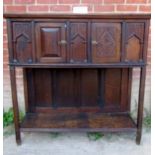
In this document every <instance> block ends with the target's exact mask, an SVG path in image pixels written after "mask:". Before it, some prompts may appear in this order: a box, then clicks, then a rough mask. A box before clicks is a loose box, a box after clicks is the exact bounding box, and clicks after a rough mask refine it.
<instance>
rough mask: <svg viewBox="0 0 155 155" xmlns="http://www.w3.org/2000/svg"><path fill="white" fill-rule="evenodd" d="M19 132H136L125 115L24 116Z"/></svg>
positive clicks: (36, 114)
mask: <svg viewBox="0 0 155 155" xmlns="http://www.w3.org/2000/svg"><path fill="white" fill-rule="evenodd" d="M20 128H21V131H49V132H50V131H53V132H64V131H85V132H101V131H103V132H119V131H136V124H135V123H134V121H133V120H132V119H131V117H130V116H129V115H127V114H117V115H116V114H103V113H93V114H92V113H89V114H88V113H79V114H66V113H65V114H63V113H61V114H43V113H29V114H26V116H25V118H24V120H23V122H22V123H21V126H20Z"/></svg>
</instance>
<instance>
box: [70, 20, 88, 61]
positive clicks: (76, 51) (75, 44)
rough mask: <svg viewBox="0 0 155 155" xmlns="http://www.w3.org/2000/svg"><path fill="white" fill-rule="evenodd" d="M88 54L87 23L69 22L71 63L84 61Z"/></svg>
mask: <svg viewBox="0 0 155 155" xmlns="http://www.w3.org/2000/svg"><path fill="white" fill-rule="evenodd" d="M87 54H88V23H84V22H71V23H70V54H69V61H70V62H71V63H86V62H87Z"/></svg>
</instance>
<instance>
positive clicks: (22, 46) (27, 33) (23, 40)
mask: <svg viewBox="0 0 155 155" xmlns="http://www.w3.org/2000/svg"><path fill="white" fill-rule="evenodd" d="M31 31H32V28H31V23H30V22H23V23H22V22H14V23H13V38H12V39H13V40H12V41H13V59H14V60H13V61H14V62H22V63H24V62H25V63H26V62H28V63H30V62H32V33H31Z"/></svg>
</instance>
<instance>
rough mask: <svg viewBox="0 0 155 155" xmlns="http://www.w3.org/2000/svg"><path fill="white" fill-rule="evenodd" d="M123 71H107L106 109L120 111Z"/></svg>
mask: <svg viewBox="0 0 155 155" xmlns="http://www.w3.org/2000/svg"><path fill="white" fill-rule="evenodd" d="M121 71H122V70H121V69H106V71H105V82H104V83H105V94H104V97H105V108H109V109H120V99H121V94H120V92H121ZM114 75H115V76H114Z"/></svg>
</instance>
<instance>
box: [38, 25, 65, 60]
mask: <svg viewBox="0 0 155 155" xmlns="http://www.w3.org/2000/svg"><path fill="white" fill-rule="evenodd" d="M66 46H67V41H66V24H65V23H38V24H36V47H37V48H36V54H37V61H38V62H42V63H59V62H66Z"/></svg>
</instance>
